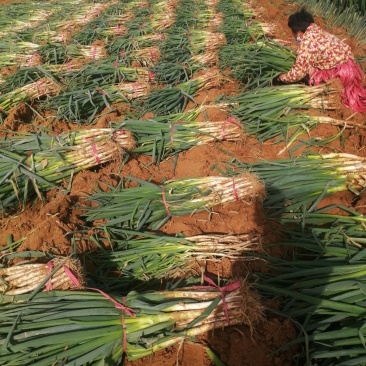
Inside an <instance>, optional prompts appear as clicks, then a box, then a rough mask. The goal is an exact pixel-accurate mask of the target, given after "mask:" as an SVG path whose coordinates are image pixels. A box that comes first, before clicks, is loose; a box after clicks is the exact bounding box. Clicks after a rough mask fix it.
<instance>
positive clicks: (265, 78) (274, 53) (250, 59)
mask: <svg viewBox="0 0 366 366" xmlns="http://www.w3.org/2000/svg"><path fill="white" fill-rule="evenodd" d="M219 59H220V65H221V67H222V68H223V69H226V68H228V67H229V68H230V75H232V76H233V77H234V78H236V79H237V80H240V81H241V82H243V83H245V87H246V88H253V87H263V86H268V85H271V84H272V81H273V79H274V78H275V77H276V76H278V75H279V74H281V73H283V72H287V71H288V70H290V68H291V66H292V65H293V63H294V62H295V54H294V53H293V52H292V51H290V50H289V49H287V48H285V47H284V46H282V45H280V44H277V43H275V42H274V41H257V42H255V43H253V44H252V43H247V44H244V45H243V44H235V45H227V46H225V47H223V48H221V49H220V51H219Z"/></svg>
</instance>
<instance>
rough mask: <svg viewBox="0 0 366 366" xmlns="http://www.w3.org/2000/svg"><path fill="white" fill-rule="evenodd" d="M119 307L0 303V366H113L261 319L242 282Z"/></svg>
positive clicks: (89, 298)
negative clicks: (212, 331) (100, 365)
mask: <svg viewBox="0 0 366 366" xmlns="http://www.w3.org/2000/svg"><path fill="white" fill-rule="evenodd" d="M210 283H213V282H211V281H210ZM118 298H119V296H118V297H117V299H118ZM120 301H121V303H119V302H118V301H117V300H115V298H113V295H112V294H106V293H102V294H100V293H95V292H91V291H68V292H65V291H50V292H41V293H38V294H36V295H35V296H34V297H33V298H32V299H31V300H30V301H27V297H26V296H25V295H18V296H15V297H2V298H1V299H0V302H1V303H2V304H1V305H0V344H2V345H3V350H2V352H1V354H0V363H1V364H2V365H4V366H5V365H11V364H14V363H16V364H21V365H24V366H26V365H38V366H40V365H51V364H57V363H60V362H61V363H65V364H74V365H85V364H90V365H91V364H101V363H102V364H109V365H111V364H120V363H121V362H122V361H123V360H124V359H125V358H127V359H128V360H129V361H131V360H136V359H139V358H141V357H144V356H148V355H152V354H154V353H155V352H157V351H159V350H162V349H165V348H167V347H170V346H172V345H175V344H178V343H181V342H184V341H185V340H186V339H192V338H194V337H196V336H198V335H200V334H204V333H206V332H207V331H209V330H213V329H216V328H221V327H224V326H226V325H228V324H231V325H235V324H242V323H244V324H247V325H248V326H250V327H251V329H252V328H253V327H254V326H255V325H256V323H258V321H259V320H260V319H261V316H262V305H261V304H260V301H259V299H258V296H257V295H256V294H255V293H252V292H251V291H249V290H248V286H247V285H246V284H245V283H244V282H241V283H240V282H235V283H231V284H228V285H226V286H224V287H222V288H218V287H215V286H214V285H208V286H201V287H200V288H182V289H179V290H174V291H159V292H143V293H136V292H131V293H129V294H128V295H127V296H126V297H125V298H123V299H121V300H120Z"/></svg>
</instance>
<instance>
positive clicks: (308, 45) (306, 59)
mask: <svg viewBox="0 0 366 366" xmlns="http://www.w3.org/2000/svg"><path fill="white" fill-rule="evenodd" d="M349 59H353V54H352V52H351V48H350V47H349V46H348V45H347V44H346V43H344V42H343V41H341V40H340V39H339V38H337V37H336V36H334V35H332V34H330V33H328V32H326V31H324V30H323V29H321V28H320V27H319V26H318V25H316V24H314V23H311V24H310V25H309V27H308V28H307V30H306V32H305V33H304V34H303V37H302V39H301V41H300V45H299V48H298V50H297V56H296V62H295V64H294V65H293V66H292V68H291V70H290V71H289V72H287V73H284V74H281V75H280V76H279V79H280V80H281V81H283V82H285V83H292V82H295V81H299V80H301V79H303V78H304V77H305V76H306V75H307V74H310V75H311V74H312V72H313V71H315V70H314V69H320V70H325V69H332V68H334V67H336V66H337V65H338V64H343V63H346V62H347V61H348V60H349Z"/></svg>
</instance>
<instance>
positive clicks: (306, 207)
mask: <svg viewBox="0 0 366 366" xmlns="http://www.w3.org/2000/svg"><path fill="white" fill-rule="evenodd" d="M233 166H236V168H239V172H242V171H250V172H253V173H255V174H257V175H258V177H259V178H260V179H261V180H262V181H263V182H264V184H265V187H266V191H267V194H268V196H267V199H266V200H265V202H264V205H265V206H266V207H267V208H268V209H269V210H270V212H271V215H272V216H278V215H280V214H284V213H291V212H292V213H293V215H294V216H296V215H297V214H298V213H302V212H308V211H309V212H311V211H313V210H314V209H315V208H316V207H317V206H318V205H319V203H320V202H321V200H322V199H323V198H324V197H326V196H329V195H331V194H332V193H335V192H340V191H346V190H350V191H351V192H353V193H355V194H356V195H359V194H360V192H361V191H362V190H363V189H364V188H365V187H366V182H365V169H366V159H365V158H363V157H358V156H356V155H351V154H342V153H340V154H326V155H308V156H300V157H297V158H295V159H281V160H273V161H264V162H256V163H250V164H243V163H240V162H236V163H235V162H234V163H233Z"/></svg>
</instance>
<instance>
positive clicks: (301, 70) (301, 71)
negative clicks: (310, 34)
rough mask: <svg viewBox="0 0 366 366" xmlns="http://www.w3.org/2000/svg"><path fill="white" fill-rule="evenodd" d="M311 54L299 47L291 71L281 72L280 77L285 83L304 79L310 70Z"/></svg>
mask: <svg viewBox="0 0 366 366" xmlns="http://www.w3.org/2000/svg"><path fill="white" fill-rule="evenodd" d="M310 69H311V65H310V63H309V55H308V54H307V53H306V52H304V50H303V49H302V48H301V47H299V50H298V54H297V57H296V61H295V63H294V65H293V66H292V68H291V70H290V71H289V72H286V73H284V74H281V75H280V76H279V77H278V79H279V80H281V81H282V82H284V83H294V82H296V81H300V80H302V79H303V78H304V77H305V76H306V75H307V74H308V73H309V71H310Z"/></svg>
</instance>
